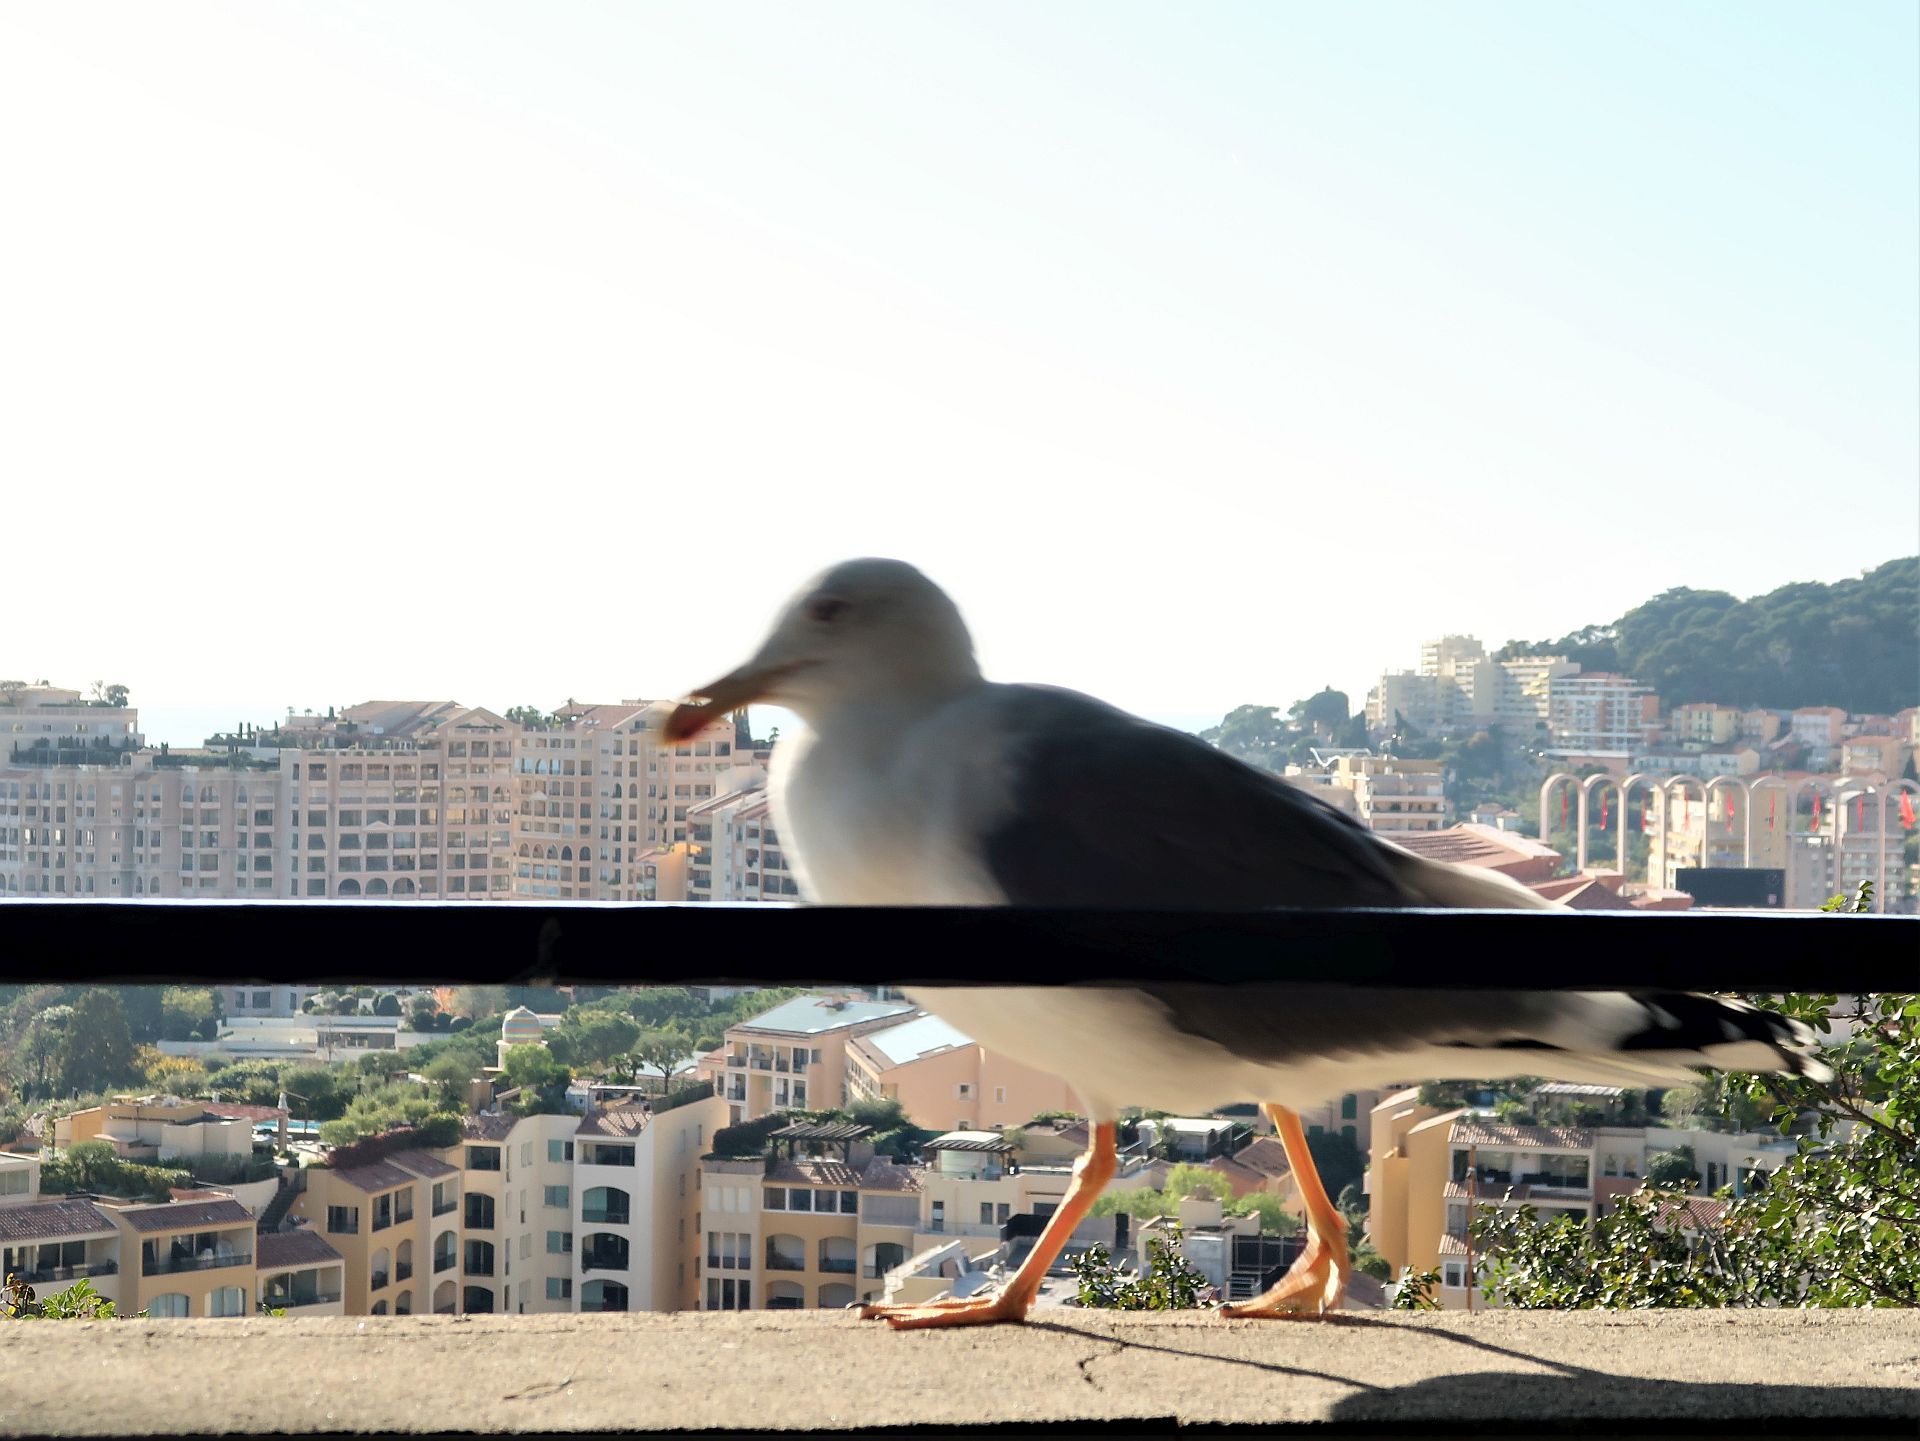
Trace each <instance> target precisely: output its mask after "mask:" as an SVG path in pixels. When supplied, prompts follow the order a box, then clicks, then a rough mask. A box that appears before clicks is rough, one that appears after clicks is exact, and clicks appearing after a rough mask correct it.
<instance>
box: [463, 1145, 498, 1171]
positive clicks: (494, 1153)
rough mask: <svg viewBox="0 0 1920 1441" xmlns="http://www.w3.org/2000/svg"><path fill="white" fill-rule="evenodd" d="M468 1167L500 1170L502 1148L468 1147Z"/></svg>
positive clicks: (474, 1169)
mask: <svg viewBox="0 0 1920 1441" xmlns="http://www.w3.org/2000/svg"><path fill="white" fill-rule="evenodd" d="M467 1169H468V1170H469V1171H497V1170H499V1169H500V1148H499V1147H498V1146H469V1147H467Z"/></svg>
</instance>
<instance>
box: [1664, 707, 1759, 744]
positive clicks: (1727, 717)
mask: <svg viewBox="0 0 1920 1441" xmlns="http://www.w3.org/2000/svg"><path fill="white" fill-rule="evenodd" d="M1740 716H1741V712H1740V708H1739V707H1738V706H1727V705H1717V704H1715V703H1714V702H1712V701H1693V702H1689V703H1687V704H1684V705H1677V706H1675V707H1674V708H1673V709H1672V710H1670V711H1669V712H1667V727H1666V729H1667V736H1668V738H1669V739H1670V740H1672V741H1674V742H1675V743H1677V744H1679V745H1683V746H1696V747H1704V746H1719V745H1726V744H1728V743H1729V742H1731V741H1732V740H1734V739H1735V738H1736V737H1737V736H1739V734H1740Z"/></svg>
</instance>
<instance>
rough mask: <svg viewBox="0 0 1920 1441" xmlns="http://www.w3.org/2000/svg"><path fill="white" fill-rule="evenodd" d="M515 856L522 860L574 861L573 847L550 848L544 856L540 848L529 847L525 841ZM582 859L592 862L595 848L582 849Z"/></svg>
mask: <svg viewBox="0 0 1920 1441" xmlns="http://www.w3.org/2000/svg"><path fill="white" fill-rule="evenodd" d="M515 854H516V855H518V856H519V857H520V858H521V859H522V860H531V861H537V860H541V859H545V860H549V861H570V860H572V859H573V847H572V846H548V847H547V848H546V851H545V854H544V856H543V855H542V852H541V848H540V847H539V846H529V845H528V844H527V843H526V842H525V841H522V842H520V849H519V850H518V851H516V852H515ZM580 859H581V860H583V861H590V860H592V859H593V847H592V846H582V847H580Z"/></svg>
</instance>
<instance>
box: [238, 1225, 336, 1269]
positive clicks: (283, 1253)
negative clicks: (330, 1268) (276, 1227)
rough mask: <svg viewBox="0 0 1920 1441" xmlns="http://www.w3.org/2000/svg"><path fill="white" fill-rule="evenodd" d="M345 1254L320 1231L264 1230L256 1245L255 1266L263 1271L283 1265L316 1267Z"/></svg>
mask: <svg viewBox="0 0 1920 1441" xmlns="http://www.w3.org/2000/svg"><path fill="white" fill-rule="evenodd" d="M341 1259H342V1257H341V1255H340V1253H339V1252H338V1251H336V1250H334V1249H333V1246H332V1244H331V1243H330V1242H328V1240H327V1238H326V1237H325V1236H322V1235H321V1234H320V1233H319V1232H318V1231H262V1232H261V1233H260V1238H259V1240H258V1241H257V1242H255V1244H254V1248H253V1261H254V1265H255V1266H257V1267H258V1268H259V1269H260V1270H262V1271H272V1270H277V1269H278V1268H279V1267H282V1266H314V1265H319V1264H321V1263H323V1262H326V1261H338V1260H341Z"/></svg>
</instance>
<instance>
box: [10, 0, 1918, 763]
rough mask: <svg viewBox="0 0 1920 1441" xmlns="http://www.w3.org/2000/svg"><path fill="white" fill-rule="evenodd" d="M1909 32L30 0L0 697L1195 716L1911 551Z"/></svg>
mask: <svg viewBox="0 0 1920 1441" xmlns="http://www.w3.org/2000/svg"><path fill="white" fill-rule="evenodd" d="M1917 17H1920V7H1916V6H1915V5H1913V4H1912V3H1911V0H1885V3H1872V0H1850V3H1847V4H1844V5H1807V4H1801V3H1767V0H1731V3H1702V0H1690V3H1679V4H1673V3H1659V4H1655V3H1623V0H1606V3H1587V4H1582V3H1569V0H1562V3H1556V4H1552V5H1542V4H1539V3H1533V0H1523V3H1515V4H1493V3H1471V0H1455V3H1450V4H1446V5H1434V4H1429V3H1404V4H1396V3H1385V0H1371V3H1367V4H1332V3H1327V4H1306V3H1253V4H1227V3H1193V4H1178V5H1175V4H1165V3H1160V4H1151V5H1138V4H1123V3H1115V0H1098V3H1086V4H1074V3H1065V0H1053V3H1049V4H1045V5H1034V4H1031V3H972V4H967V5H952V4H941V5H933V4H914V3H902V0H884V3H873V4H846V3H841V4H830V3H811V4H807V5H786V4H752V3H734V4H728V5H705V4H692V3H683V4H658V5H634V4H607V5H586V4H561V3H546V4H540V5H529V4H515V5H489V4H480V3H474V0H462V3H459V4H429V3H419V0H412V3H390V0H389V3H378V4H357V5H356V4H327V5H308V6H298V5H290V4H287V5H272V6H263V5H258V4H251V3H248V4H231V5H213V4H199V5H188V4H181V5H168V6H154V5H146V4H125V5H111V4H89V5H85V6H78V5H67V4H60V3H54V0H41V3H22V4H14V5H9V6H6V7H4V8H0V135H4V136H5V137H6V138H5V140H4V142H0V193H3V194H4V195H5V197H6V201H5V207H6V208H5V214H6V220H5V223H4V224H3V225H0V412H3V413H4V420H3V422H0V487H4V494H5V497H6V507H5V512H4V515H5V519H4V521H3V522H0V536H3V537H5V544H4V548H3V549H0V555H4V557H5V559H4V563H3V564H4V570H3V571H0V573H3V574H4V575H5V580H6V584H5V595H6V598H7V602H6V604H7V608H6V611H5V617H6V619H5V622H4V623H3V628H0V675H11V676H18V677H22V678H25V679H35V678H38V677H40V676H42V675H45V676H47V677H49V678H51V679H52V680H54V681H55V682H56V683H64V684H69V685H76V686H85V685H86V684H88V683H89V682H91V681H92V680H94V679H96V678H105V679H107V680H114V681H122V682H124V683H126V684H127V685H129V686H130V687H131V688H132V690H133V694H134V700H135V703H136V704H138V705H139V706H140V707H141V708H142V711H143V715H144V717H145V719H146V721H147V726H148V730H149V732H150V734H154V735H156V736H157V737H160V738H166V739H171V740H174V741H176V742H186V741H192V740H197V739H198V737H199V734H200V733H201V729H202V727H203V726H204V724H205V723H206V721H208V720H209V719H211V720H219V721H223V722H225V721H232V720H235V719H239V718H241V717H243V716H244V717H247V718H253V719H268V718H270V717H271V716H273V715H274V714H276V713H283V712H284V710H285V707H286V706H287V705H289V704H291V705H295V706H299V707H303V708H304V707H308V706H314V707H319V708H322V709H324V708H325V707H326V706H327V705H330V704H332V705H339V704H346V703H351V702H353V701H356V700H361V699H366V698H370V697H381V698H398V697H421V698H424V697H442V696H445V697H451V698H456V699H459V700H462V701H465V702H467V703H470V704H480V705H490V706H494V707H496V708H504V707H506V706H508V705H512V704H517V703H533V704H539V705H543V706H551V705H554V704H557V703H559V702H560V701H562V700H563V699H564V698H566V697H567V696H570V695H571V696H577V697H580V698H581V699H604V700H611V699H617V698H619V697H623V696H636V695H644V696H664V695H672V694H677V693H681V692H684V691H686V690H688V689H690V688H692V687H694V686H696V685H697V684H699V683H700V682H702V681H705V680H708V679H710V678H711V677H712V676H714V675H715V674H717V673H718V672H720V671H722V670H725V669H727V668H730V667H731V666H732V665H733V664H734V663H735V662H736V661H737V660H739V659H740V658H741V657H742V656H743V654H744V653H745V652H746V650H747V649H748V648H749V647H750V646H751V645H752V644H753V643H754V642H755V641H756V640H757V638H758V633H759V631H760V629H761V627H762V626H763V624H764V622H765V620H766V619H767V617H768V616H769V615H770V613H771V611H772V609H773V607H774V606H775V605H776V604H777V603H778V602H779V601H780V600H781V599H782V598H783V597H784V596H785V595H786V593H787V592H788V591H789V590H790V589H791V588H792V587H793V586H794V585H795V584H796V583H797V582H799V581H800V580H801V579H803V578H804V577H805V576H807V575H808V574H809V573H811V572H812V571H814V570H816V569H818V568H819V567H821V566H823V565H825V564H828V563H830V562H832V561H834V560H838V559H842V558H844V557H847V556H851V555H859V554H888V555H897V556H900V557H902V558H905V559H908V560H911V561H913V562H915V563H916V564H919V565H920V566H921V567H922V568H923V569H925V570H927V571H928V572H929V574H931V575H933V576H934V577H935V578H936V579H937V580H939V581H941V582H942V583H943V584H945V585H946V586H947V587H948V588H949V589H950V590H951V591H952V592H953V593H954V594H955V596H956V597H957V598H958V600H959V601H960V603H961V605H962V607H963V609H964V610H965V611H966V612H967V614H968V616H969V617H970V618H971V620H972V622H973V624H974V627H975V632H976V635H977V637H978V640H979V644H980V650H981V654H982V659H983V661H984V663H985V664H986V666H987V668H988V670H989V673H990V674H993V675H995V676H997V677H999V678H1003V679H1022V680H1045V681H1050V682H1054V683H1058V684H1065V685H1071V686H1075V687H1078V688H1081V689H1085V690H1089V691H1091V692H1093V693H1095V694H1097V695H1101V696H1104V697H1105V698H1107V699H1109V700H1112V701H1115V702H1117V703H1119V704H1122V705H1125V706H1128V707H1130V708H1134V709H1137V710H1141V711H1145V712H1147V713H1149V714H1153V715H1156V716H1158V717H1161V718H1164V719H1179V720H1184V719H1189V718H1190V719H1192V720H1193V721H1194V723H1200V722H1201V721H1202V720H1204V719H1205V718H1207V717H1210V716H1217V715H1218V714H1220V713H1221V712H1223V711H1225V710H1226V709H1228V708H1229V707H1231V706H1233V705H1235V704H1237V703H1240V702H1243V701H1262V702H1276V703H1280V704H1285V703H1286V702H1287V701H1289V700H1292V699H1294V698H1296V697H1297V696H1300V695H1302V694H1305V693H1307V692H1309V691H1311V690H1314V689H1317V688H1318V687H1319V686H1320V685H1322V684H1324V683H1328V682H1331V683H1332V684H1334V685H1337V686H1340V687H1342V688H1343V689H1346V690H1347V691H1349V692H1350V694H1351V695H1352V696H1353V699H1354V701H1355V702H1356V704H1357V703H1358V702H1359V700H1360V698H1361V696H1362V694H1363V693H1364V691H1365V689H1366V687H1367V685H1368V684H1369V683H1370V681H1371V680H1372V678H1373V677H1374V676H1375V675H1377V673H1378V672H1379V671H1380V670H1381V669H1382V668H1385V667H1398V666H1406V665H1411V664H1413V663H1414V661H1415V659H1416V658H1417V653H1418V646H1419V642H1420V640H1421V639H1422V638H1423V637H1425V636H1428V635H1431V634H1438V633H1440V632H1442V631H1468V632H1474V633H1477V634H1480V635H1481V636H1483V637H1484V638H1485V639H1487V640H1488V641H1489V642H1493V643H1497V642H1499V641H1503V640H1505V639H1507V638H1509V637H1510V636H1516V635H1524V636H1535V637H1537V636H1547V635H1555V634H1559V633H1562V632H1564V631H1566V630H1568V629H1570V628H1572V627H1574V626H1578V625H1581V624H1584V623H1587V622H1590V621H1602V620H1608V619H1612V618H1613V617H1615V616H1617V615H1618V614H1619V613H1620V612H1621V611H1623V610H1624V609H1626V608H1627V607H1629V606H1631V605H1633V604H1635V603H1637V602H1638V601H1640V600H1643V599H1645V598H1646V597H1648V596H1649V595H1652V594H1654V593H1656V592H1658V591H1660V590H1662V589H1665V588H1667V587H1669V586H1674V585H1690V586H1695V587H1714V588H1722V589H1727V590H1732V591H1734V592H1736V593H1739V594H1742V595H1746V594H1751V593H1754V592H1758V591H1763V590H1767V589H1771V588H1772V587H1774V586H1776V585H1779V584H1782V583H1784V582H1786V581H1789V580H1801V579H1821V580H1834V579H1838V578H1840V577H1843V576H1846V575H1850V574H1855V573H1857V572H1858V571H1859V570H1860V569H1862V568H1864V567H1867V566H1871V565H1874V564H1877V563H1878V562H1880V561H1883V560H1886V559H1888V558H1890V557H1892V556H1895V555H1901V554H1909V553H1911V552H1912V551H1913V550H1914V549H1915V546H1916V537H1917V535H1920V407H1917V406H1916V395H1920V275H1917V273H1916V264H1915V255H1916V252H1917V251H1920V95H1917V91H1920V86H1917V84H1916V60H1915V57H1916V54H1917V53H1920V19H1917Z"/></svg>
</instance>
